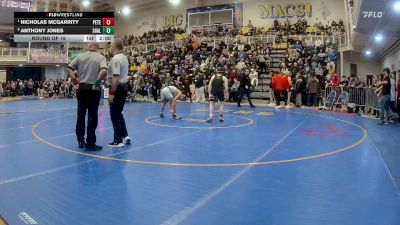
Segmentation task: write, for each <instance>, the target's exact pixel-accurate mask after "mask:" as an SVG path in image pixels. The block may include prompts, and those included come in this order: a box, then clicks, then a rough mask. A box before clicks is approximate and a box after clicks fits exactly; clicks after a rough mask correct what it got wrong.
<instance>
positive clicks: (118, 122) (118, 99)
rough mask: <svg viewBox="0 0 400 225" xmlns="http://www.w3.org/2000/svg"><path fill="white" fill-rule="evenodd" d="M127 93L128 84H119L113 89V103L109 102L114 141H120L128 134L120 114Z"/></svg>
mask: <svg viewBox="0 0 400 225" xmlns="http://www.w3.org/2000/svg"><path fill="white" fill-rule="evenodd" d="M127 94H128V85H127V84H119V85H118V87H117V90H116V91H115V95H114V101H113V103H111V104H110V116H111V122H112V124H113V128H114V142H115V143H122V139H123V138H124V137H127V136H128V131H127V130H126V125H125V119H124V116H123V115H122V110H124V105H125V101H126V96H127Z"/></svg>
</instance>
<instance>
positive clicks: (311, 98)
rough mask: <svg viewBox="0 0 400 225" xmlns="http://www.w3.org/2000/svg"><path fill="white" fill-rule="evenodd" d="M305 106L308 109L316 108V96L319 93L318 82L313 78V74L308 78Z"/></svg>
mask: <svg viewBox="0 0 400 225" xmlns="http://www.w3.org/2000/svg"><path fill="white" fill-rule="evenodd" d="M306 89H307V106H308V107H312V106H313V107H317V106H318V101H317V95H318V92H319V80H318V79H317V78H316V77H315V74H311V76H309V79H308V82H307V87H306Z"/></svg>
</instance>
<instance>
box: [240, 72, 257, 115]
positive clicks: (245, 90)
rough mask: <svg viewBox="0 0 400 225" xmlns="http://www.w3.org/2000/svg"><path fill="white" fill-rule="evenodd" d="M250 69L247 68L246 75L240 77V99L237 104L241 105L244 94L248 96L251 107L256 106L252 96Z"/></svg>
mask: <svg viewBox="0 0 400 225" xmlns="http://www.w3.org/2000/svg"><path fill="white" fill-rule="evenodd" d="M249 75H250V71H249V70H248V69H246V70H245V72H244V76H242V77H241V79H240V85H239V99H238V103H237V106H238V107H241V106H240V103H241V102H242V99H243V96H244V95H246V96H247V100H248V101H249V104H250V107H252V108H254V107H255V105H253V103H252V102H251V96H250V88H251V80H250V76H249Z"/></svg>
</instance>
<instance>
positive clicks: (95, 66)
mask: <svg viewBox="0 0 400 225" xmlns="http://www.w3.org/2000/svg"><path fill="white" fill-rule="evenodd" d="M98 50H99V44H98V43H90V44H89V46H88V51H87V52H84V53H82V54H79V55H77V56H76V57H75V59H74V60H73V61H72V62H71V63H70V64H69V65H68V67H67V71H68V75H69V76H70V77H71V80H72V82H73V83H74V85H77V84H79V88H78V89H77V93H76V97H77V100H78V109H77V114H78V115H77V121H76V128H75V132H76V137H77V139H78V146H79V148H85V150H89V151H90V150H92V151H93V150H101V149H102V147H101V146H99V145H96V128H97V123H98V115H97V111H98V108H99V103H100V95H101V92H100V90H93V86H94V85H95V84H99V83H100V81H101V80H103V79H104V78H105V76H106V73H107V62H106V58H105V57H104V56H103V55H101V54H100V53H98V52H97V51H98ZM86 112H87V114H88V119H87V121H88V122H87V127H85V118H86ZM85 129H86V131H87V134H86V142H85Z"/></svg>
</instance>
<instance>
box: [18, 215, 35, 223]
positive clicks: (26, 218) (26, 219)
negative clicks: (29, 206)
mask: <svg viewBox="0 0 400 225" xmlns="http://www.w3.org/2000/svg"><path fill="white" fill-rule="evenodd" d="M18 217H19V218H20V219H21V220H22V221H24V223H25V224H38V223H37V222H36V221H35V220H34V219H33V218H32V217H31V216H30V215H29V214H28V213H26V212H20V213H18Z"/></svg>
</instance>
